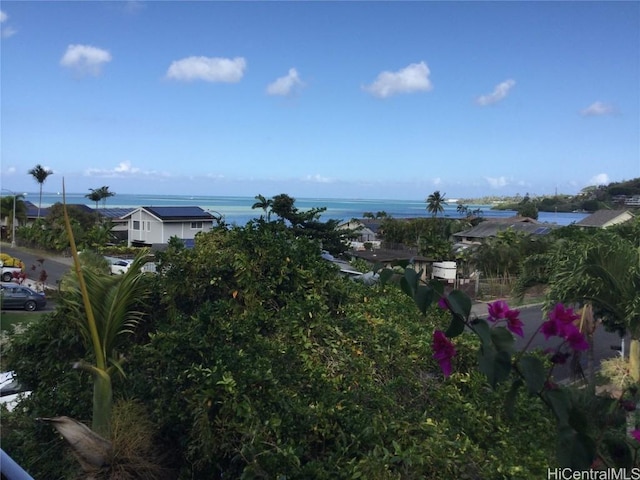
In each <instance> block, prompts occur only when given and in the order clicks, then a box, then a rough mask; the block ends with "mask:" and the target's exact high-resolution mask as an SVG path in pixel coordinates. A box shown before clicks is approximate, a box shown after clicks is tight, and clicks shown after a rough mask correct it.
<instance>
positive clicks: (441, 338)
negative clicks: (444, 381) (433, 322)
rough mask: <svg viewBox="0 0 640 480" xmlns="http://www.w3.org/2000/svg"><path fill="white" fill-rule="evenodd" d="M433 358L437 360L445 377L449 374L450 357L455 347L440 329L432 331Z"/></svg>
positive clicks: (452, 355)
mask: <svg viewBox="0 0 640 480" xmlns="http://www.w3.org/2000/svg"><path fill="white" fill-rule="evenodd" d="M432 348H433V358H435V359H436V360H437V361H438V364H439V365H440V369H441V370H442V373H444V376H445V377H448V376H449V375H451V359H452V358H453V357H455V355H456V349H455V347H454V346H453V343H451V341H450V340H449V339H448V338H447V336H446V335H445V334H444V332H443V331H441V330H435V331H434V332H433V344H432Z"/></svg>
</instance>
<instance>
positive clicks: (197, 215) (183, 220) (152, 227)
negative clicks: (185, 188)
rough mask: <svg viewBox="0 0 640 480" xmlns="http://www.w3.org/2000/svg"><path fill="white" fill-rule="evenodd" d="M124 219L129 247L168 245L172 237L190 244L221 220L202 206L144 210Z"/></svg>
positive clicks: (141, 209)
mask: <svg viewBox="0 0 640 480" xmlns="http://www.w3.org/2000/svg"><path fill="white" fill-rule="evenodd" d="M122 219H123V220H127V222H128V237H129V246H131V245H157V244H167V243H169V239H170V238H171V237H178V238H180V239H181V240H185V241H186V242H185V243H190V242H192V241H193V239H194V238H195V236H196V234H197V233H199V232H208V231H209V230H211V229H212V228H213V222H217V221H218V217H216V216H214V215H212V214H211V213H209V212H207V211H205V210H203V209H202V208H200V207H140V208H136V209H135V210H133V211H131V212H130V213H128V214H126V215H125V216H123V217H122Z"/></svg>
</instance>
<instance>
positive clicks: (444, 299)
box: [438, 297, 449, 310]
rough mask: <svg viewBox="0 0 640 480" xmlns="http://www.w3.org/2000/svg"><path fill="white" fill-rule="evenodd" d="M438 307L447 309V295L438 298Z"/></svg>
mask: <svg viewBox="0 0 640 480" xmlns="http://www.w3.org/2000/svg"><path fill="white" fill-rule="evenodd" d="M438 307H440V308H441V309H442V310H448V309H449V304H448V303H447V297H440V300H438Z"/></svg>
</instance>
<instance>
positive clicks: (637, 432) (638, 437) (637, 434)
mask: <svg viewBox="0 0 640 480" xmlns="http://www.w3.org/2000/svg"><path fill="white" fill-rule="evenodd" d="M629 433H631V436H632V437H633V438H635V439H636V440H637V441H638V442H640V430H638V429H635V430H631V432H629Z"/></svg>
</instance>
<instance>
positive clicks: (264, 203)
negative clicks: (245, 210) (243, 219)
mask: <svg viewBox="0 0 640 480" xmlns="http://www.w3.org/2000/svg"><path fill="white" fill-rule="evenodd" d="M254 198H255V199H256V200H257V201H256V202H255V203H254V204H253V205H251V208H252V209H256V208H261V209H263V210H264V213H265V215H266V216H267V221H269V220H270V219H271V211H270V210H269V209H270V208H271V207H272V206H273V200H271V199H268V200H267V198H266V197H265V196H264V195H261V194H258V195H256V196H255V197H254Z"/></svg>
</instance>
